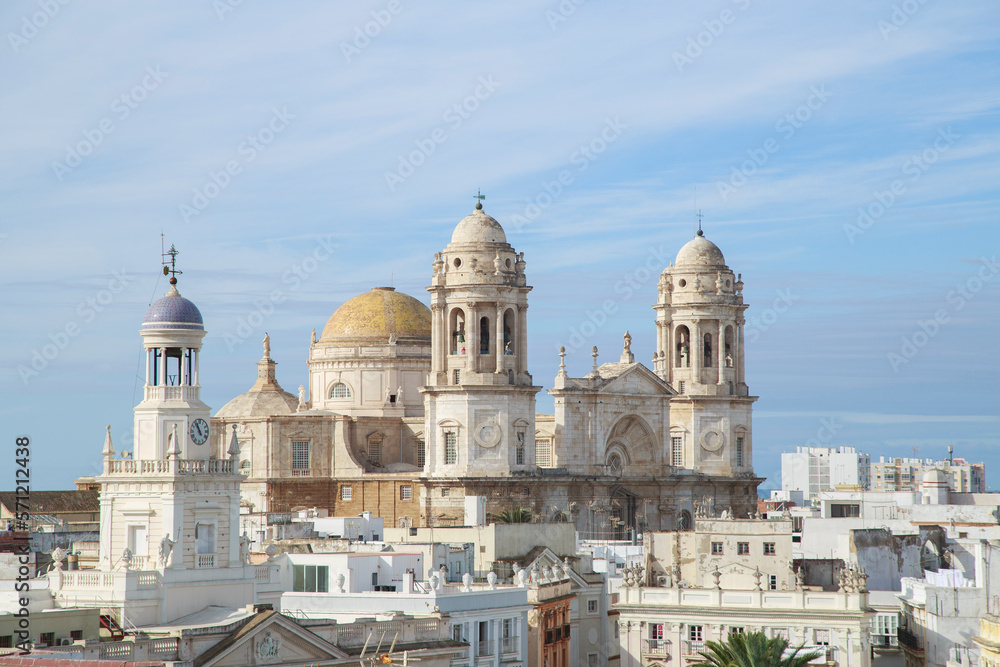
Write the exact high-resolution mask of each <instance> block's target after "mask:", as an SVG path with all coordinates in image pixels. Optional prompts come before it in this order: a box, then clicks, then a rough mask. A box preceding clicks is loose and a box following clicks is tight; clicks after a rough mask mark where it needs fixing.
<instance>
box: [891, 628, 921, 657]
mask: <svg viewBox="0 0 1000 667" xmlns="http://www.w3.org/2000/svg"><path fill="white" fill-rule="evenodd" d="M896 639H897V640H899V645H900V646H902V647H903V648H905V649H907V650H910V651H913V652H915V653H923V652H924V649H923V648H922V647H921V646H920V640H919V639H917V636H916V635H915V634H913V633H912V632H910V631H909V630H908V629H906V628H899V629H898V630H897V631H896Z"/></svg>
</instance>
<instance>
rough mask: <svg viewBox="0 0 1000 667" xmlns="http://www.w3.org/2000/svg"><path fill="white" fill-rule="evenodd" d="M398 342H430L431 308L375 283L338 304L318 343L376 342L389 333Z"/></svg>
mask: <svg viewBox="0 0 1000 667" xmlns="http://www.w3.org/2000/svg"><path fill="white" fill-rule="evenodd" d="M393 335H395V338H396V341H397V342H399V343H401V344H406V343H411V344H412V343H422V344H425V345H430V342H431V311H430V309H429V308H428V307H427V306H425V305H424V304H422V303H420V302H419V301H417V300H416V299H414V298H413V297H412V296H409V295H407V294H403V293H402V292H397V291H396V290H395V288H393V287H375V288H373V289H372V291H371V292H365V293H364V294H359V295H358V296H356V297H354V298H353V299H351V300H350V301H348V302H347V303H345V304H344V305H342V306H341V307H340V308H338V309H337V310H336V311H335V312H334V313H333V315H332V316H331V317H330V319H329V320H328V321H327V323H326V326H325V327H323V335H322V337H321V338H320V343H335V344H337V343H339V344H347V345H358V344H361V345H377V344H380V343H388V342H389V339H390V337H391V336H393Z"/></svg>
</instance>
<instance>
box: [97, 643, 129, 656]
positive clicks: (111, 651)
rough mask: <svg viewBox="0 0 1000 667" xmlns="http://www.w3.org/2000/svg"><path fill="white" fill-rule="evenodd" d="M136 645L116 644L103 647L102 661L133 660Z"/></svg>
mask: <svg viewBox="0 0 1000 667" xmlns="http://www.w3.org/2000/svg"><path fill="white" fill-rule="evenodd" d="M134 649H135V644H133V643H132V642H115V643H113V644H107V645H104V646H101V660H131V659H132V651H133V650H134Z"/></svg>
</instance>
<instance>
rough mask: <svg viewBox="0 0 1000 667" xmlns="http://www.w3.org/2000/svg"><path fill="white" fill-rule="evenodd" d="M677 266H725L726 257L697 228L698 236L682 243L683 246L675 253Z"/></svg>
mask: <svg viewBox="0 0 1000 667" xmlns="http://www.w3.org/2000/svg"><path fill="white" fill-rule="evenodd" d="M675 264H676V265H677V266H681V265H682V264H686V265H692V264H693V265H696V266H725V265H726V258H725V257H723V256H722V251H721V250H719V246H717V245H715V244H714V243H712V242H711V241H709V240H708V239H706V238H705V236H704V235H703V234H702V231H701V230H700V229H699V230H698V236H695V237H694V238H693V239H691V240H690V241H688V242H687V243H685V244H684V247H682V248H681V249H680V251H679V252H678V253H677V261H676V262H675Z"/></svg>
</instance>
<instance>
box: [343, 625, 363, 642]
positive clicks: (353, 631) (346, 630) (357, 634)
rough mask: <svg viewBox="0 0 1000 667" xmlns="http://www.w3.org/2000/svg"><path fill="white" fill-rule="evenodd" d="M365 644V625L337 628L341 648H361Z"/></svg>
mask: <svg viewBox="0 0 1000 667" xmlns="http://www.w3.org/2000/svg"><path fill="white" fill-rule="evenodd" d="M364 642H365V628H364V626H363V625H360V624H359V625H348V626H345V627H340V626H339V625H338V626H337V644H338V645H340V646H360V645H361V644H363V643H364Z"/></svg>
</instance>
